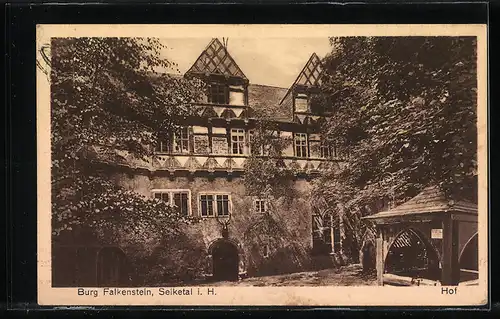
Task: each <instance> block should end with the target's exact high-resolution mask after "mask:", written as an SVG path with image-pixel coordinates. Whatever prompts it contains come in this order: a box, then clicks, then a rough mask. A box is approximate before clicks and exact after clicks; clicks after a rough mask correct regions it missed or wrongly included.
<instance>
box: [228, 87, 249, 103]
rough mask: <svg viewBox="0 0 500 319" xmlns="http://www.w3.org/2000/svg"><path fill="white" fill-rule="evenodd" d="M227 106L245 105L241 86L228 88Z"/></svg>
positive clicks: (243, 90)
mask: <svg viewBox="0 0 500 319" xmlns="http://www.w3.org/2000/svg"><path fill="white" fill-rule="evenodd" d="M229 104H231V105H245V89H244V88H243V86H230V87H229Z"/></svg>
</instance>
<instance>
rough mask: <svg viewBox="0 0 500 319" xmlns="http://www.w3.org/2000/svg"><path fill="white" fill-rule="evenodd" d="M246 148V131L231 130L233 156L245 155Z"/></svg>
mask: <svg viewBox="0 0 500 319" xmlns="http://www.w3.org/2000/svg"><path fill="white" fill-rule="evenodd" d="M244 148H245V130H241V129H232V130H231V150H232V153H233V154H243V150H244Z"/></svg>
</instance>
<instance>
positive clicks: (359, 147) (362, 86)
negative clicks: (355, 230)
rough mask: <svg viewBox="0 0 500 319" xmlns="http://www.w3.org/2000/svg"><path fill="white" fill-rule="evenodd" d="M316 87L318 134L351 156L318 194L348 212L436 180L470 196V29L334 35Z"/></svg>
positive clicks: (473, 136)
mask: <svg viewBox="0 0 500 319" xmlns="http://www.w3.org/2000/svg"><path fill="white" fill-rule="evenodd" d="M330 41H331V44H332V52H331V53H330V54H329V55H328V56H327V57H326V58H325V59H324V67H325V70H326V72H325V78H324V82H323V85H322V91H323V93H324V94H326V95H327V96H328V97H329V98H328V100H329V101H331V103H332V105H331V106H329V107H330V108H331V109H332V111H333V112H332V116H331V117H330V118H329V119H328V121H327V124H326V125H325V127H324V134H325V135H327V136H328V137H330V138H331V139H332V140H333V141H335V143H337V144H340V145H341V146H342V147H345V148H347V149H349V153H350V154H351V155H352V156H351V157H350V159H349V161H347V162H346V163H345V165H342V166H341V169H337V170H330V171H328V172H327V173H325V174H324V175H323V176H322V178H321V179H320V180H319V182H318V183H317V185H316V194H317V196H320V197H322V198H326V199H328V201H329V202H331V203H332V205H333V204H338V203H341V204H342V206H343V207H344V209H345V211H346V212H347V215H346V216H348V218H346V220H347V221H348V222H351V223H352V224H353V225H352V226H353V227H357V226H355V225H354V224H357V225H359V216H360V215H364V214H369V213H373V212H376V211H377V210H379V209H380V208H381V205H380V200H381V199H384V198H386V199H394V200H395V201H396V202H401V201H404V200H407V199H408V198H409V197H411V196H415V195H416V194H417V193H418V192H419V191H421V190H422V189H423V188H424V187H426V186H431V185H438V186H440V187H441V188H442V189H443V191H445V194H446V195H447V196H450V197H458V198H462V199H463V198H466V199H469V200H476V199H475V196H476V192H477V191H476V183H477V181H476V174H477V173H476V171H477V161H476V150H477V126H476V107H477V100H476V99H477V93H476V86H477V79H476V74H477V73H476V71H477V66H476V40H475V38H473V37H344V38H331V39H330Z"/></svg>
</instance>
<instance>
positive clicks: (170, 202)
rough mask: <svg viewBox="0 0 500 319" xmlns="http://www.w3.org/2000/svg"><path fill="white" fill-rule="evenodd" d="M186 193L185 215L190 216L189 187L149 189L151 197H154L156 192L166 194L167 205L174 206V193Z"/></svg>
mask: <svg viewBox="0 0 500 319" xmlns="http://www.w3.org/2000/svg"><path fill="white" fill-rule="evenodd" d="M183 193H187V215H185V216H192V212H193V211H192V209H191V190H190V189H183V188H155V189H152V190H151V194H152V195H151V196H152V197H153V198H156V196H155V195H156V194H168V203H167V204H168V205H169V206H171V207H176V205H175V200H174V194H183Z"/></svg>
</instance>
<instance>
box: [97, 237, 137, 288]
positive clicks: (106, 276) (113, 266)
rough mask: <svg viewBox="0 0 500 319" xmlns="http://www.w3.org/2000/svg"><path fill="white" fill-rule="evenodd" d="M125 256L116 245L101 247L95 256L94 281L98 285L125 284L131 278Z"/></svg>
mask: <svg viewBox="0 0 500 319" xmlns="http://www.w3.org/2000/svg"><path fill="white" fill-rule="evenodd" d="M130 276H131V269H130V264H129V261H128V259H127V256H126V255H125V253H124V252H123V250H121V249H120V248H118V247H103V248H101V249H99V250H98V251H97V256H96V282H97V286H98V287H103V286H125V285H127V283H128V282H129V281H130V279H131V277H130Z"/></svg>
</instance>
